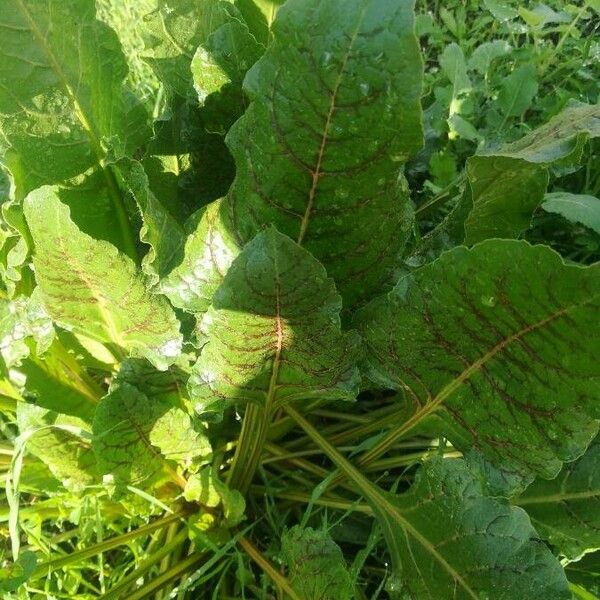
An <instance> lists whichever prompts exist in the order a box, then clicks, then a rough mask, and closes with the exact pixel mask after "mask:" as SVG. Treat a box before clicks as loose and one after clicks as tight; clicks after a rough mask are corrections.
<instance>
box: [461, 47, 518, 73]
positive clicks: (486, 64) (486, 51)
mask: <svg viewBox="0 0 600 600" xmlns="http://www.w3.org/2000/svg"><path fill="white" fill-rule="evenodd" d="M510 50H511V47H510V44H509V43H508V42H507V41H505V40H493V41H491V42H483V44H480V45H479V46H477V48H475V50H474V51H473V54H472V55H471V58H470V59H469V69H473V70H474V71H477V72H479V73H481V75H486V74H487V72H488V69H489V68H490V65H491V63H492V61H494V60H495V59H496V58H500V57H501V56H505V55H506V54H508V53H509V52H510Z"/></svg>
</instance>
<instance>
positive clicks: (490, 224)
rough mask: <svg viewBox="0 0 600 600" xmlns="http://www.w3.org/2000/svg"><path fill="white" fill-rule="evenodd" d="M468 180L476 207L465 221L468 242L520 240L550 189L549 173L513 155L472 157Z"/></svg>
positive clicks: (468, 166) (466, 240) (468, 165)
mask: <svg viewBox="0 0 600 600" xmlns="http://www.w3.org/2000/svg"><path fill="white" fill-rule="evenodd" d="M467 177H468V179H469V186H470V191H471V197H472V198H473V208H472V209H471V211H470V212H469V214H468V215H467V218H466V220H465V222H464V230H465V240H464V241H465V243H466V244H468V245H472V244H476V243H477V242H480V241H482V240H485V239H488V238H493V237H509V238H510V237H518V236H519V234H520V233H521V232H523V231H524V230H525V229H527V228H528V227H529V224H530V222H531V215H532V214H533V211H534V210H535V209H536V208H537V207H538V206H539V204H540V202H541V201H542V199H543V197H544V193H545V191H546V188H547V187H548V180H549V175H548V171H547V170H546V169H545V168H544V167H542V166H540V165H536V164H531V163H530V162H528V161H526V160H523V159H521V158H515V157H512V156H503V155H495V156H472V157H471V158H469V159H468V160H467Z"/></svg>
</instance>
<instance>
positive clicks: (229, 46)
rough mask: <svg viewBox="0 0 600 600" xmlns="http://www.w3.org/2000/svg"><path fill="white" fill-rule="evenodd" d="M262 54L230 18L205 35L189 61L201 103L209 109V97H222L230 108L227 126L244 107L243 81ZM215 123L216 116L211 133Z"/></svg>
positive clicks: (241, 25)
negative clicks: (203, 41) (216, 95)
mask: <svg viewBox="0 0 600 600" xmlns="http://www.w3.org/2000/svg"><path fill="white" fill-rule="evenodd" d="M234 14H235V13H234ZM263 52H264V47H263V46H261V45H260V44H259V43H258V42H257V41H256V39H255V38H254V36H253V35H251V34H250V32H249V30H248V26H247V25H246V24H245V23H244V22H243V21H241V20H240V18H239V17H237V18H236V16H234V15H232V16H231V18H230V19H229V21H228V22H226V23H224V24H223V25H221V26H220V27H219V28H218V29H216V30H214V31H213V32H212V33H211V34H210V35H209V36H208V38H207V39H206V42H205V43H204V44H202V45H200V46H199V47H198V49H197V50H196V53H195V55H194V58H193V59H192V64H191V69H192V76H193V81H194V89H195V90H196V93H197V94H198V100H199V101H200V104H206V105H207V107H208V108H210V100H209V97H210V96H211V95H212V94H218V93H220V94H222V95H223V96H225V97H224V98H221V103H225V104H226V105H227V107H228V109H229V110H228V112H229V116H228V118H227V119H226V121H227V122H228V125H229V126H230V125H231V124H233V121H235V119H237V118H238V117H239V116H241V115H242V113H243V112H244V110H245V108H246V101H245V98H244V95H243V93H242V81H243V80H244V77H245V75H246V72H247V71H248V69H249V68H250V67H251V66H252V65H253V64H254V63H255V62H256V61H257V60H258V59H259V58H260V57H261V55H262V54H263ZM218 121H219V119H218V115H217V118H215V119H213V120H212V121H211V123H210V126H211V128H213V130H214V128H216V126H217V124H218ZM227 129H228V127H227Z"/></svg>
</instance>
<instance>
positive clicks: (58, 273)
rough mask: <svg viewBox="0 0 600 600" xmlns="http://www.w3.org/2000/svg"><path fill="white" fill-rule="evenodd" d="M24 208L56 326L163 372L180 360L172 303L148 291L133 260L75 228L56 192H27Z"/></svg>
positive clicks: (43, 292) (45, 297) (46, 302)
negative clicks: (142, 359) (112, 346)
mask: <svg viewBox="0 0 600 600" xmlns="http://www.w3.org/2000/svg"><path fill="white" fill-rule="evenodd" d="M24 210H25V216H26V218H27V223H28V225H29V228H30V230H31V235H32V237H33V240H34V244H35V257H34V261H33V264H34V267H35V275H36V280H37V282H38V285H39V287H40V289H41V297H42V300H43V302H44V305H45V307H46V309H47V310H48V312H49V314H50V316H51V317H52V318H53V320H54V321H56V323H58V324H59V325H62V326H64V327H66V328H68V329H72V330H73V331H74V332H76V333H80V334H83V335H85V336H87V337H90V338H92V339H94V340H96V341H98V342H101V343H109V344H115V345H116V346H118V347H119V348H122V349H123V350H126V351H128V352H130V353H131V354H132V355H134V356H144V357H146V358H148V360H150V361H152V362H153V363H154V364H155V365H156V367H157V368H159V369H165V368H166V367H167V366H168V365H169V364H171V363H172V362H173V361H174V360H175V359H176V358H177V357H178V356H179V354H180V352H181V344H182V338H181V334H180V333H179V323H178V321H177V319H176V318H175V315H174V313H173V311H172V309H171V308H170V307H169V306H168V304H167V302H166V301H165V300H164V299H163V298H160V297H158V296H152V295H150V294H149V293H148V292H147V291H146V289H145V287H144V282H143V280H142V278H141V276H140V275H139V274H138V273H137V271H136V268H135V265H134V264H133V263H132V262H131V261H130V259H129V258H127V257H126V256H124V255H122V254H120V253H119V252H118V251H117V249H116V248H115V247H114V246H111V245H110V244H108V243H107V242H104V241H101V240H94V239H93V238H91V237H89V236H87V235H85V234H84V233H82V232H81V231H79V229H77V227H76V226H75V224H74V223H73V222H72V221H71V219H70V216H69V208H68V207H67V206H65V205H64V204H62V203H61V202H60V200H59V199H58V195H57V189H56V188H53V187H49V186H46V187H42V188H39V189H37V190H35V191H34V192H32V193H31V194H29V195H28V197H27V199H26V200H25V206H24Z"/></svg>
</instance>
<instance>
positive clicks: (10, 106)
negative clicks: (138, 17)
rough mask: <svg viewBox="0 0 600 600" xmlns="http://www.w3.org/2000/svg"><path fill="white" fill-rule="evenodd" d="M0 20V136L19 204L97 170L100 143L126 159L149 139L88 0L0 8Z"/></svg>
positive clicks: (116, 50)
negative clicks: (27, 196) (26, 197)
mask: <svg viewBox="0 0 600 600" xmlns="http://www.w3.org/2000/svg"><path fill="white" fill-rule="evenodd" d="M0 15H1V17H0V25H1V26H2V35H1V36H0V54H1V55H2V60H1V61H0V131H2V134H3V137H4V139H5V140H6V142H7V144H8V148H7V150H6V154H5V161H6V164H7V165H8V167H9V168H10V170H11V172H12V175H13V177H14V178H15V180H16V184H17V188H18V189H19V191H20V193H19V196H20V198H22V197H23V196H24V195H25V194H26V193H27V192H29V191H30V190H32V189H34V188H35V187H37V186H39V185H43V184H49V183H59V182H61V181H64V180H66V179H69V178H71V177H74V176H75V175H78V174H80V173H83V172H84V171H87V170H88V169H89V168H90V167H92V166H95V165H98V164H99V163H100V162H101V160H102V158H103V157H104V148H103V145H104V141H105V140H109V139H110V143H111V144H113V145H115V144H116V145H117V146H118V147H119V148H120V149H121V151H122V152H123V153H131V152H133V151H134V150H136V149H137V148H138V146H140V144H141V143H143V142H144V141H145V140H146V139H147V138H148V137H149V134H150V131H149V129H148V127H147V124H146V119H147V115H146V112H145V110H144V109H143V108H142V107H141V105H139V104H137V103H136V102H134V101H132V98H131V97H129V96H127V95H126V93H125V91H124V88H123V80H124V79H125V77H126V75H127V64H126V62H125V59H124V57H123V54H122V51H121V47H120V44H119V40H118V39H117V37H116V35H115V34H114V32H113V31H112V30H111V29H110V28H108V27H107V26H106V25H105V24H104V23H101V22H100V21H98V20H96V18H95V3H94V1H93V0H73V1H72V2H69V3H65V2H59V3H52V2H50V1H49V0H48V1H43V0H15V1H13V0H1V2H0ZM99 49H101V50H102V52H99ZM106 176H107V177H108V178H110V177H111V175H110V174H109V173H107V174H106Z"/></svg>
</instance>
